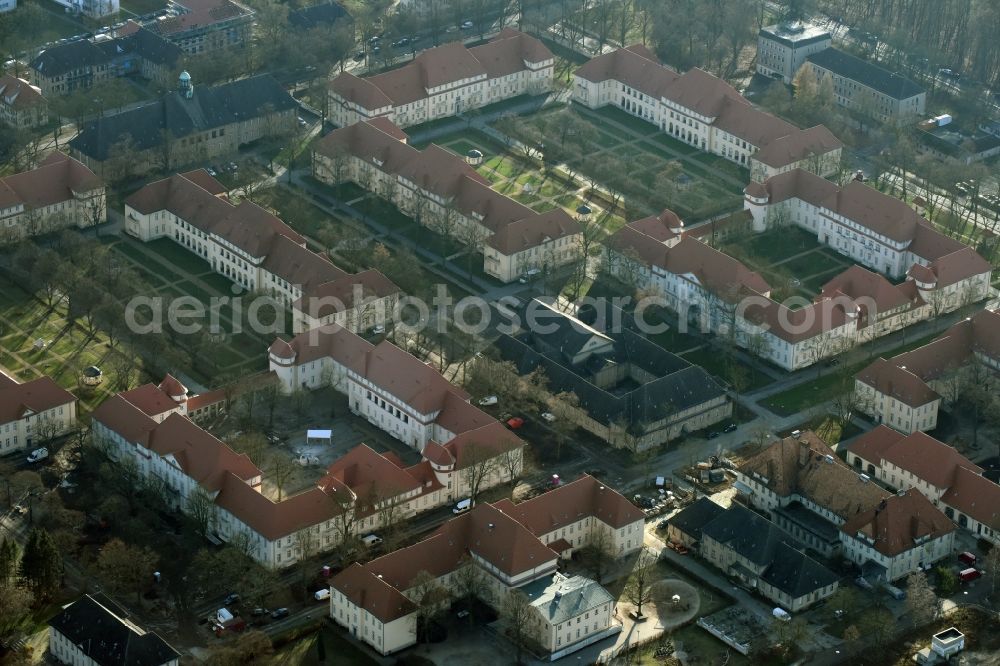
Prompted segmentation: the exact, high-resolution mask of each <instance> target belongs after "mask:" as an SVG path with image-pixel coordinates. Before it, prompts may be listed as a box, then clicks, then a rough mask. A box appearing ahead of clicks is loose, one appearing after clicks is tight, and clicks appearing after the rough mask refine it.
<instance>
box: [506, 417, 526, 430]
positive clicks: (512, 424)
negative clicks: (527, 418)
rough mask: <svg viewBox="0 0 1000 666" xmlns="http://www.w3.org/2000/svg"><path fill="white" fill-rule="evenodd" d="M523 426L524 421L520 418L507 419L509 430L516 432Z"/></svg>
mask: <svg viewBox="0 0 1000 666" xmlns="http://www.w3.org/2000/svg"><path fill="white" fill-rule="evenodd" d="M523 425H524V419H522V418H521V417H520V416H514V417H511V418H509V419H507V426H508V427H509V428H510V429H511V430H517V429H518V428H520V427H521V426H523Z"/></svg>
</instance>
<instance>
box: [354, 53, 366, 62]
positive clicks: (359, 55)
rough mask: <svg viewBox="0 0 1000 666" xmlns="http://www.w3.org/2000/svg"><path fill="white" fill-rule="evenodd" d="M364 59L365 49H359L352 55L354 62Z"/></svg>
mask: <svg viewBox="0 0 1000 666" xmlns="http://www.w3.org/2000/svg"><path fill="white" fill-rule="evenodd" d="M364 59H365V52H364V51H358V52H357V53H355V54H354V55H353V56H351V60H353V61H354V62H361V61H362V60H364Z"/></svg>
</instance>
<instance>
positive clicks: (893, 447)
mask: <svg viewBox="0 0 1000 666" xmlns="http://www.w3.org/2000/svg"><path fill="white" fill-rule="evenodd" d="M850 450H851V452H852V453H854V454H855V455H859V456H861V457H862V458H864V459H865V460H867V461H869V462H871V463H873V464H875V465H879V466H881V465H882V464H884V463H886V462H888V463H892V464H893V465H895V466H896V467H899V468H900V469H903V470H906V471H908V472H912V473H913V474H914V476H916V477H917V478H918V479H922V480H924V481H926V482H927V483H930V484H931V485H933V486H936V487H938V488H947V487H949V486H951V485H952V484H953V482H954V479H955V474H956V472H957V470H958V469H959V468H965V469H968V470H971V471H973V472H974V473H976V474H982V472H983V469H982V468H981V467H979V466H978V465H976V464H975V463H973V462H972V461H971V460H969V459H968V458H966V457H965V456H963V455H962V454H961V453H959V452H958V451H957V450H955V448H954V447H952V446H948V445H947V444H945V443H944V442H940V441H938V440H936V439H934V438H933V437H931V436H930V435H927V434H925V433H922V432H915V433H913V434H911V435H903V434H902V433H898V432H896V431H895V430H893V429H892V428H889V427H887V426H885V425H880V426H878V427H877V428H875V429H874V430H872V431H871V432H868V433H865V434H864V435H861V436H860V437H858V439H856V440H855V441H854V442H853V443H852V444H851V447H850Z"/></svg>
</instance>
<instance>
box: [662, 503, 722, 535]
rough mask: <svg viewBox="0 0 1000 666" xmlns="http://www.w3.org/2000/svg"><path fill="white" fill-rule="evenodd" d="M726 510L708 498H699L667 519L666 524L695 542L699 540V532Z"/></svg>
mask: <svg viewBox="0 0 1000 666" xmlns="http://www.w3.org/2000/svg"><path fill="white" fill-rule="evenodd" d="M725 512H726V510H725V509H724V508H723V507H721V506H719V505H718V504H716V503H715V502H713V501H712V500H711V499H709V498H708V497H699V498H698V499H697V500H695V502H694V503H693V504H689V505H687V506H686V507H684V508H683V509H681V510H680V511H678V512H677V513H675V514H674V515H672V516H671V517H670V518H669V519H668V523H669V524H670V525H672V526H674V527H676V528H677V529H678V530H680V531H681V532H683V533H684V534H687V535H688V536H690V537H691V538H693V539H695V540H700V539H701V530H702V528H703V527H705V525H707V524H709V523H710V522H712V521H713V520H715V519H716V518H718V517H719V516H721V515H722V514H723V513H725Z"/></svg>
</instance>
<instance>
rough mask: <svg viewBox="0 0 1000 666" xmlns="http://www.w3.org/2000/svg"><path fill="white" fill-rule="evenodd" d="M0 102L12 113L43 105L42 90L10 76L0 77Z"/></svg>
mask: <svg viewBox="0 0 1000 666" xmlns="http://www.w3.org/2000/svg"><path fill="white" fill-rule="evenodd" d="M0 102H2V103H3V104H4V105H5V106H9V107H10V108H12V109H14V111H21V110H23V109H27V108H30V107H32V106H37V105H38V104H44V103H45V98H44V97H42V89H41V88H39V87H38V86H33V85H31V84H30V83H28V82H27V81H25V80H24V79H19V78H17V77H15V76H12V75H10V74H4V75H3V76H0Z"/></svg>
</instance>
